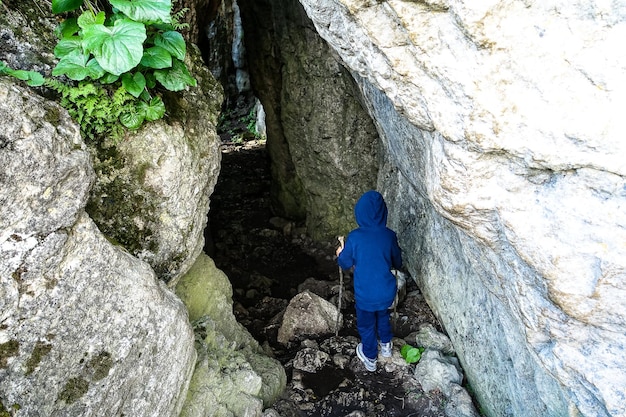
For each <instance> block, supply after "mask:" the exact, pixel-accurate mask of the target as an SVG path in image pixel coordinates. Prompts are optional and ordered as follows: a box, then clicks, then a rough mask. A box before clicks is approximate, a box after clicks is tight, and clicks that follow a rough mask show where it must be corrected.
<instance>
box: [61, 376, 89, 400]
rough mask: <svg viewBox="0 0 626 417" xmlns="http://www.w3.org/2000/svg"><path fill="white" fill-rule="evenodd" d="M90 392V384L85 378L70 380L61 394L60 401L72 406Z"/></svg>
mask: <svg viewBox="0 0 626 417" xmlns="http://www.w3.org/2000/svg"><path fill="white" fill-rule="evenodd" d="M88 390H89V382H87V381H86V380H84V379H83V378H70V379H69V380H68V381H67V382H66V383H65V386H64V387H63V390H62V391H61V392H60V393H59V396H58V400H60V401H65V403H66V404H72V403H74V402H75V401H76V400H78V399H79V398H80V397H82V396H83V395H85V394H86V393H87V391H88Z"/></svg>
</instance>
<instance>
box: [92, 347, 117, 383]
mask: <svg viewBox="0 0 626 417" xmlns="http://www.w3.org/2000/svg"><path fill="white" fill-rule="evenodd" d="M112 366H113V358H112V357H111V354H110V353H109V352H105V351H102V352H100V353H98V354H97V355H96V356H94V357H93V358H91V360H90V361H89V363H88V364H87V369H89V370H90V371H91V375H92V378H93V380H94V381H100V380H101V379H103V378H106V377H107V376H108V375H109V370H110V369H111V367H112Z"/></svg>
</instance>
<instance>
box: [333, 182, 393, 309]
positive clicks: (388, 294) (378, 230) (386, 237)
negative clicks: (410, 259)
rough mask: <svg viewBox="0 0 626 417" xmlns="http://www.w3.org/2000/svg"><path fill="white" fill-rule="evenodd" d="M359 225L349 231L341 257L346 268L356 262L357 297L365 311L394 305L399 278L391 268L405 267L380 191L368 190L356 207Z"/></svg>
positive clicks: (355, 292)
mask: <svg viewBox="0 0 626 417" xmlns="http://www.w3.org/2000/svg"><path fill="white" fill-rule="evenodd" d="M354 216H355V218H356V222H357V224H358V225H359V227H358V228H357V229H354V230H353V231H351V232H350V233H349V234H348V238H347V239H346V244H345V247H344V249H343V250H342V251H341V253H340V254H339V257H338V258H337V263H338V264H339V266H340V267H341V268H343V269H350V268H351V267H353V266H354V298H355V300H356V306H357V307H358V308H359V309H361V310H365V311H380V310H385V309H387V308H389V306H391V303H393V300H394V298H395V296H396V278H395V277H394V275H393V274H392V272H391V268H396V269H399V268H401V267H402V255H401V252H400V247H399V246H398V238H397V236H396V233H395V232H394V231H393V230H391V229H389V228H387V205H386V204H385V200H384V199H383V196H382V195H381V194H380V193H379V192H377V191H368V192H366V193H365V194H363V195H362V196H361V198H360V199H359V201H357V203H356V205H355V207H354Z"/></svg>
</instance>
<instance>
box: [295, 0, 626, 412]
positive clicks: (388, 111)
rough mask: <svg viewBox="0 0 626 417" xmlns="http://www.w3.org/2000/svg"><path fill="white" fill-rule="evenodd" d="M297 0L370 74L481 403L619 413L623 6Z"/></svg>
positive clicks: (412, 212) (402, 224)
mask: <svg viewBox="0 0 626 417" xmlns="http://www.w3.org/2000/svg"><path fill="white" fill-rule="evenodd" d="M301 3H302V4H303V6H304V8H305V10H306V12H307V14H308V16H309V17H310V18H311V19H312V21H313V22H314V24H315V26H316V28H317V31H318V32H319V34H320V35H321V36H322V37H323V38H324V39H325V40H326V41H327V42H328V43H329V44H330V45H331V46H332V47H333V49H334V50H335V51H336V52H337V54H339V55H340V57H341V59H342V60H343V62H344V63H345V65H346V66H347V67H348V68H349V69H350V71H351V72H352V74H353V76H354V78H355V80H356V81H357V82H358V84H359V86H360V89H361V91H362V94H363V97H364V98H365V102H366V103H367V107H368V109H369V112H370V114H371V115H372V117H373V119H374V120H375V122H376V126H377V128H378V131H379V133H380V135H381V139H382V142H383V148H384V150H383V151H382V158H381V159H382V160H383V164H382V165H381V166H380V170H379V176H378V188H379V189H380V190H382V191H383V192H384V195H385V197H386V199H387V201H388V204H389V207H390V209H391V213H390V225H391V226H392V227H393V228H394V229H396V230H397V231H398V232H399V238H400V242H401V245H402V247H403V249H404V253H405V254H406V256H405V259H406V264H407V266H408V268H409V269H410V272H411V274H412V275H413V276H414V277H416V279H417V280H418V283H419V284H420V286H421V288H422V290H423V291H424V293H425V295H426V297H427V299H428V301H429V304H430V305H431V307H432V308H433V310H434V311H435V313H436V314H437V315H438V316H439V318H440V319H441V321H442V323H443V324H444V326H445V328H446V330H447V332H448V334H449V336H450V338H451V340H452V342H453V344H454V346H455V349H456V351H457V353H458V355H459V358H460V359H461V363H462V365H463V367H464V369H465V371H466V374H467V377H468V380H469V382H470V384H471V386H472V388H473V389H474V391H475V393H476V395H477V397H478V399H479V401H480V403H481V405H482V406H483V409H484V410H485V412H486V413H487V414H488V415H490V416H496V415H497V416H501V415H502V416H524V417H529V416H546V415H550V416H566V415H574V414H575V415H583V416H618V415H623V414H624V413H626V408H625V407H626V405H625V404H626V399H625V397H624V392H623V389H622V387H624V386H625V385H626V367H625V366H624V361H623V351H624V349H626V336H624V335H625V334H626V331H625V330H626V315H625V312H626V304H625V303H626V301H624V300H626V297H624V294H625V292H626V280H625V279H624V277H625V276H626V274H625V269H626V264H625V259H626V257H625V256H624V246H623V242H624V240H625V238H626V219H625V217H624V210H623V209H622V206H623V205H624V201H625V199H626V194H625V192H624V189H625V188H624V184H625V182H624V176H625V175H626V165H625V164H624V163H623V160H624V156H625V155H626V148H625V143H626V142H624V141H623V140H622V134H621V133H622V132H623V130H624V126H623V118H622V117H619V116H617V117H616V113H615V112H616V109H618V108H619V106H620V104H619V103H622V102H624V100H625V98H626V94H625V92H624V90H623V67H624V65H625V62H626V58H624V55H623V54H622V53H621V52H619V51H622V50H623V48H621V47H620V46H619V41H618V39H620V37H621V35H620V34H621V33H622V25H620V24H618V22H621V21H623V20H624V17H625V15H624V11H623V9H619V8H611V7H610V6H609V5H606V7H605V6H602V5H599V4H595V3H593V4H592V3H584V4H583V3H568V2H562V1H549V2H542V3H539V2H532V1H525V2H503V1H501V2H499V1H492V2H466V1H461V2H448V1H418V2H413V1H404V0H392V1H384V2H380V1H352V0H322V1H318V0H315V1H311V0H301ZM337 140H338V141H339V140H340V139H337Z"/></svg>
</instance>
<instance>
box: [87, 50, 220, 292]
mask: <svg viewBox="0 0 626 417" xmlns="http://www.w3.org/2000/svg"><path fill="white" fill-rule="evenodd" d="M186 62H187V64H188V66H189V67H190V68H191V72H192V74H193V75H194V77H195V78H196V79H197V81H198V87H192V88H189V89H188V90H186V91H183V92H182V93H181V94H178V95H175V94H167V95H166V96H165V102H166V108H167V109H168V113H169V115H170V118H169V119H168V120H165V119H162V120H157V121H155V122H151V123H148V124H145V125H144V126H143V127H142V128H141V129H139V130H138V131H136V132H132V133H131V134H130V135H129V137H128V138H127V139H126V140H124V141H122V142H121V143H119V144H117V145H116V146H109V145H108V144H92V146H91V147H92V153H93V156H94V165H95V168H96V172H97V173H98V177H97V180H96V183H95V186H94V189H93V191H92V193H91V198H90V202H89V205H88V207H87V209H88V212H89V214H90V215H91V216H92V218H93V219H94V221H95V222H96V223H97V224H98V227H100V229H101V230H102V231H103V233H105V234H106V235H107V236H108V237H109V238H111V239H113V240H115V241H116V242H119V243H120V244H122V245H123V246H124V247H125V248H126V249H127V250H128V251H129V252H131V253H132V254H133V255H135V256H137V257H138V258H140V259H143V260H145V261H146V262H148V263H149V264H150V265H152V267H153V268H154V270H155V272H156V273H157V275H158V276H159V278H161V279H163V280H164V281H166V282H168V283H169V284H170V287H174V286H175V285H176V279H177V278H179V277H180V276H181V275H182V274H184V273H185V272H186V271H187V270H188V269H189V268H190V267H191V265H192V264H193V263H194V262H195V260H196V258H197V257H198V255H199V254H200V252H202V249H203V247H204V229H205V227H206V225H207V213H208V212H209V204H210V198H209V197H210V195H211V193H212V192H213V189H214V187H215V183H216V182H217V177H218V175H219V170H220V162H221V154H220V150H219V145H220V140H219V137H218V136H217V133H216V129H215V125H216V124H217V116H218V114H219V111H220V107H219V105H220V103H221V101H222V90H221V87H220V85H219V84H217V82H216V81H215V79H214V78H213V76H212V75H211V73H210V72H209V71H208V69H207V68H206V67H204V66H203V64H202V62H201V57H200V53H199V51H198V50H197V48H195V47H193V45H190V47H189V49H188V54H187V60H186ZM183 121H184V122H183Z"/></svg>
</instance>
